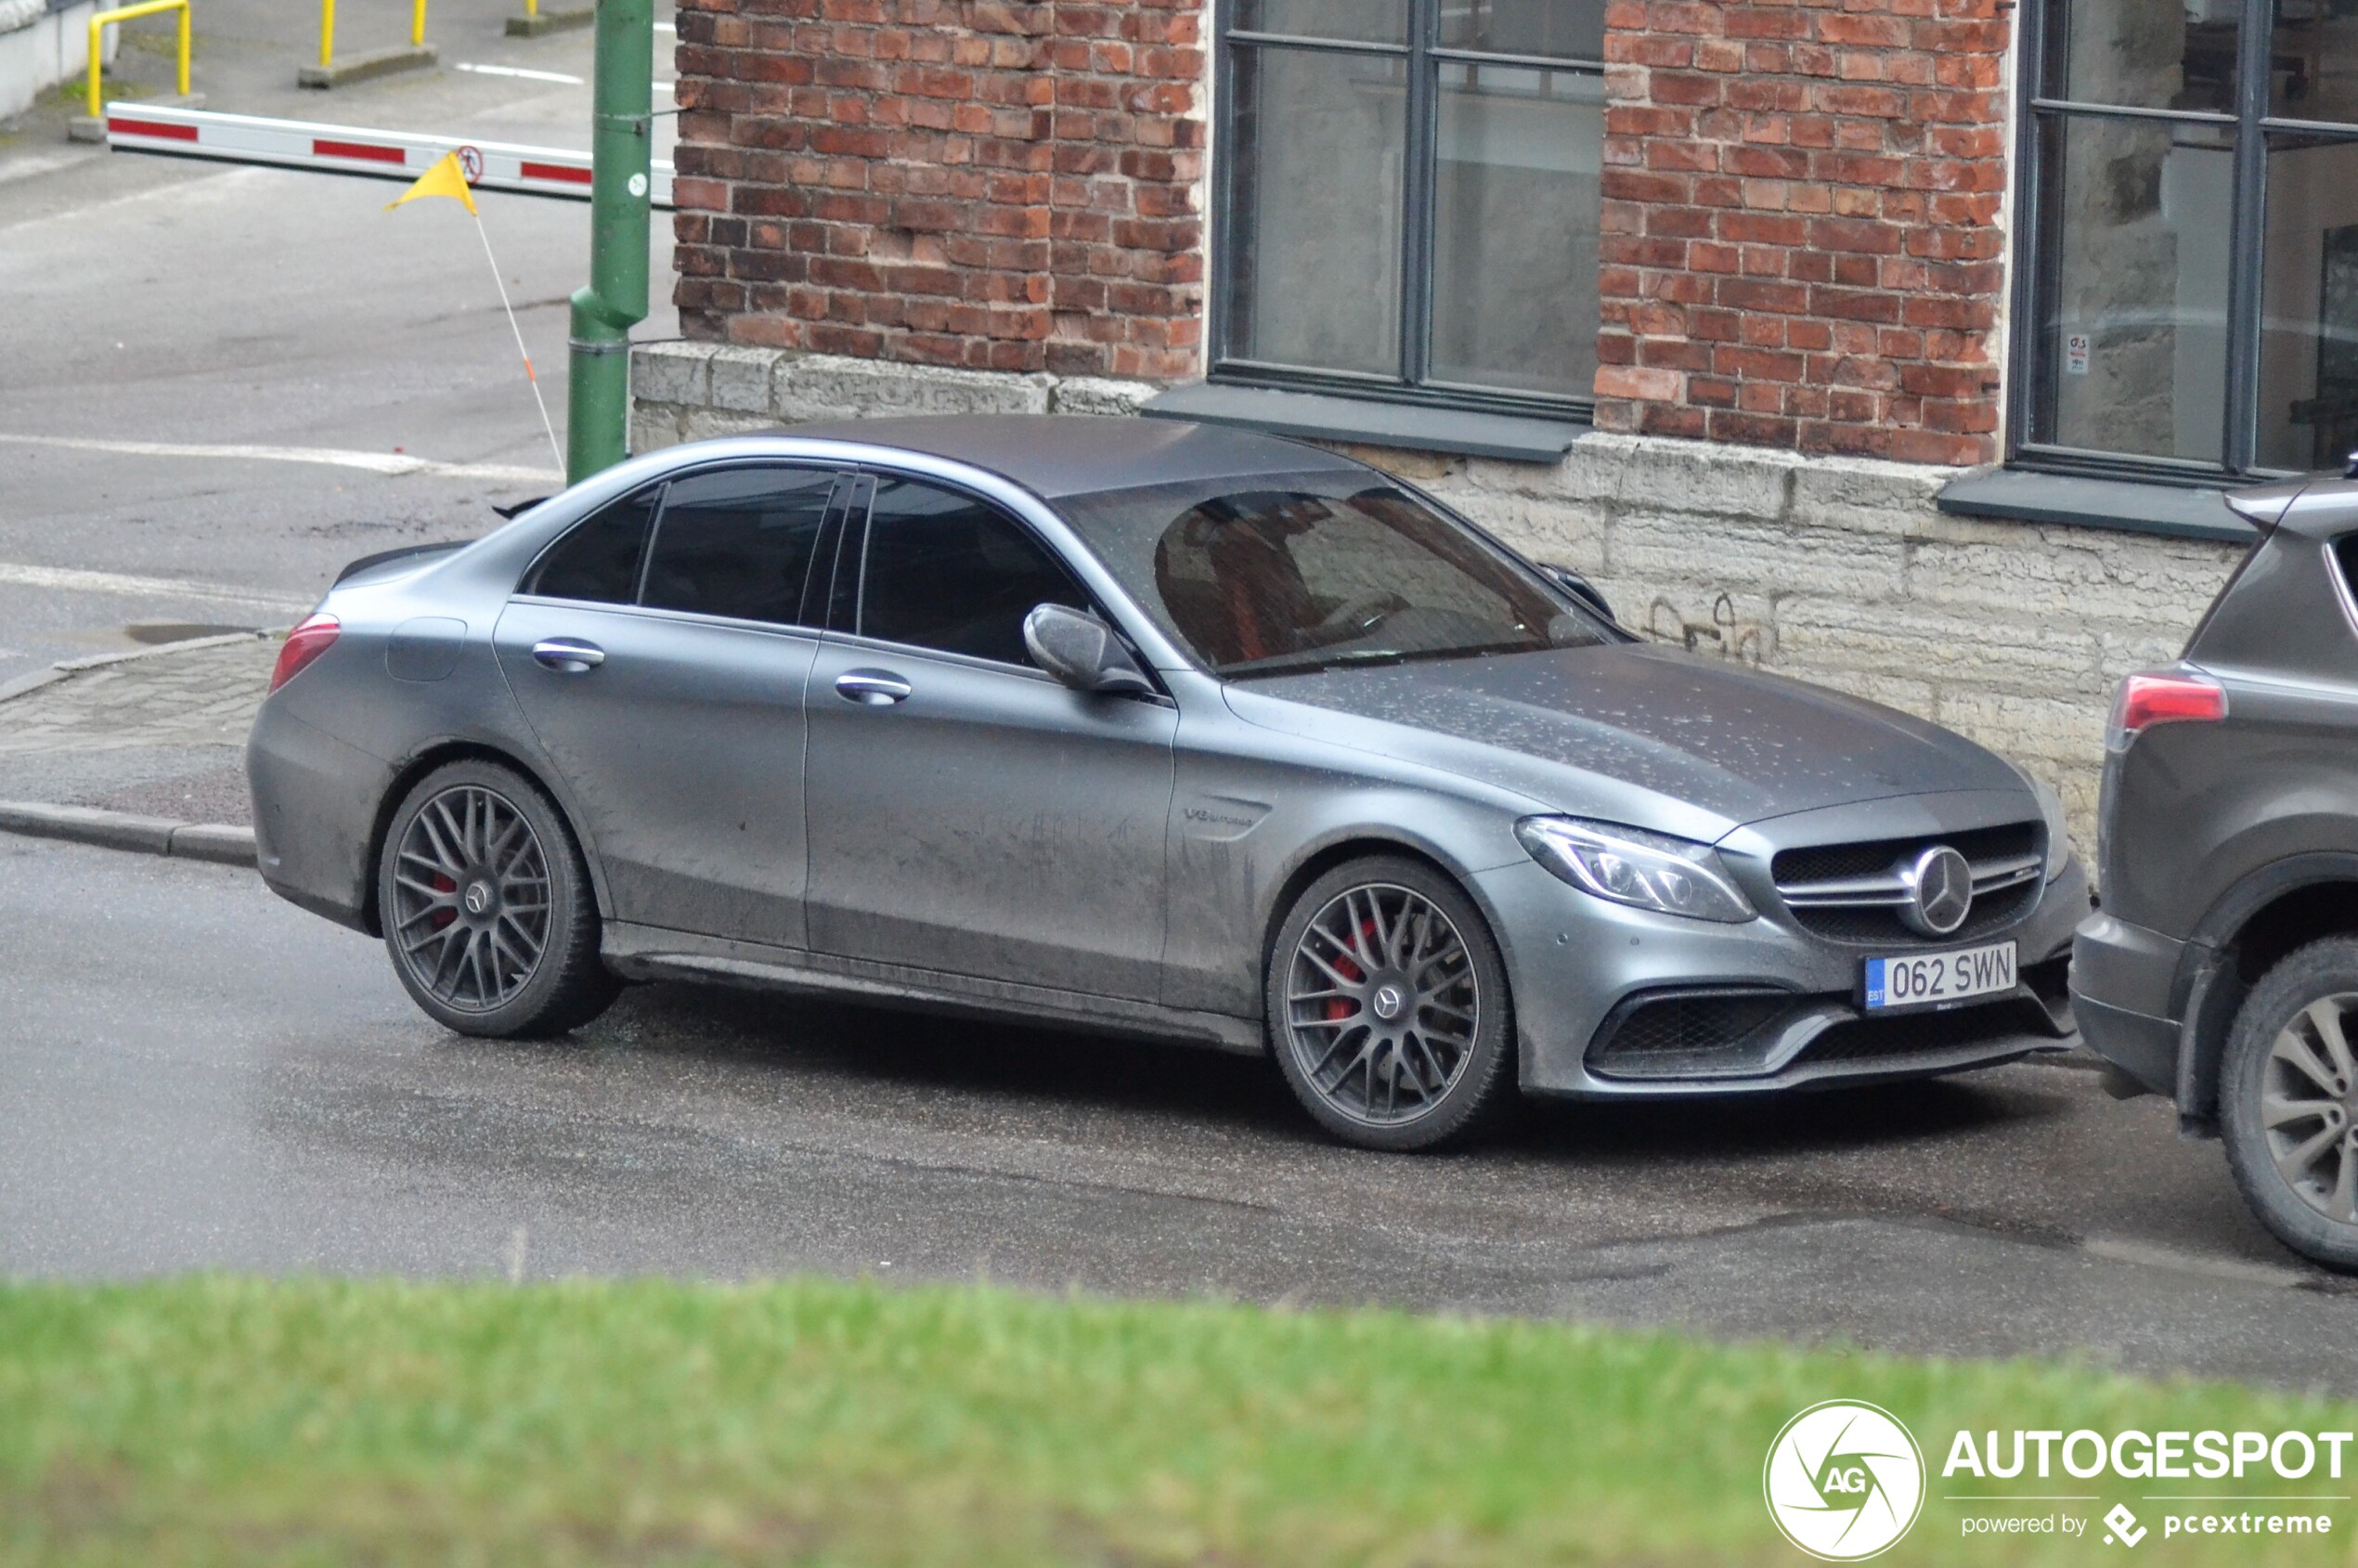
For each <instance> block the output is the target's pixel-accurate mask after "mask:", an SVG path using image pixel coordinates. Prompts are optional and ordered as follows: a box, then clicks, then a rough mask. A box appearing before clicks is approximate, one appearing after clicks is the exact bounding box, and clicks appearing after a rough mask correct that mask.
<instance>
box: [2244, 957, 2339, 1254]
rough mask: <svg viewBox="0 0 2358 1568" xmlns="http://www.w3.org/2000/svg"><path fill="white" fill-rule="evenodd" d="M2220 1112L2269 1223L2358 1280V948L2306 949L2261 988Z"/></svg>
mask: <svg viewBox="0 0 2358 1568" xmlns="http://www.w3.org/2000/svg"><path fill="white" fill-rule="evenodd" d="M2219 1112H2220V1114H2219V1126H2220V1133H2221V1134H2222V1137H2223V1138H2224V1140H2225V1142H2226V1145H2227V1163H2228V1165H2229V1166H2230V1167H2231V1168H2232V1169H2233V1170H2234V1171H2235V1185H2236V1186H2239V1187H2241V1188H2242V1189H2243V1195H2244V1199H2245V1201H2246V1202H2248V1203H2249V1204H2250V1205H2251V1209H2252V1212H2254V1213H2255V1214H2258V1215H2259V1216H2260V1221H2261V1224H2262V1225H2266V1226H2267V1227H2268V1228H2269V1230H2271V1231H2273V1232H2274V1234H2275V1236H2276V1238H2277V1239H2278V1240H2280V1241H2282V1242H2283V1243H2284V1244H2285V1245H2286V1246H2287V1247H2289V1248H2291V1249H2292V1250H2293V1251H2296V1252H2299V1253H2300V1254H2302V1255H2303V1256H2305V1257H2309V1258H2313V1259H2314V1260H2315V1261H2317V1262H2318V1263H2323V1264H2325V1265H2326V1267H2327V1268H2332V1269H2339V1270H2341V1271H2343V1272H2345V1273H2358V938H2351V937H2334V938H2331V939H2328V940H2325V941H2319V942H2313V943H2311V944H2310V945H2309V946H2307V947H2304V948H2300V949H2298V950H2297V951H2295V952H2292V953H2290V954H2288V955H2287V956H2286V957H2284V958H2282V959H2280V960H2278V962H2277V964H2276V965H2275V967H2274V968H2273V969H2270V970H2269V971H2268V973H2267V974H2266V975H2265V976H2263V977H2261V981H2260V983H2259V984H2258V985H2256V986H2254V987H2253V988H2252V991H2251V994H2250V995H2249V996H2248V997H2246V998H2245V999H2244V1004H2243V1006H2242V1008H2241V1010H2240V1011H2238V1012H2237V1013H2236V1015H2235V1028H2234V1030H2231V1031H2230V1033H2229V1034H2228V1037H2227V1049H2226V1053H2225V1056H2224V1057H2223V1059H2222V1061H2221V1063H2220V1084H2219ZM2272 1116H2273V1117H2274V1125H2271V1124H2270V1119H2271V1117H2272Z"/></svg>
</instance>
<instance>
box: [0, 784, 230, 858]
mask: <svg viewBox="0 0 2358 1568" xmlns="http://www.w3.org/2000/svg"><path fill="white" fill-rule="evenodd" d="M0 833H19V834H23V835H25V836H27V837H32V838H63V839H68V840H71V842H73V843H76V844H95V845H97V846H99V847H100V848H102V849H131V850H135V851H136V852H138V853H141V854H148V855H171V856H174V857H175V858H176V859H179V860H184V861H210V862H213V863H214V864H215V865H241V866H248V867H251V866H253V864H254V863H255V861H256V855H255V851H254V843H253V829H252V828H250V827H239V826H236V825H234V824H232V823H184V822H175V821H174V820H173V819H172V818H170V817H142V816H138V815H136V814H135V813H133V812H130V811H102V810H98V809H97V807H95V806H52V805H50V804H48V803H47V802H45V801H40V800H0Z"/></svg>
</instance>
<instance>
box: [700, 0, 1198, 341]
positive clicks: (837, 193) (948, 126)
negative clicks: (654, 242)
mask: <svg viewBox="0 0 2358 1568" xmlns="http://www.w3.org/2000/svg"><path fill="white" fill-rule="evenodd" d="M1199 3H1200V0H1121V3H1119V4H1089V3H1085V0H1044V3H1042V4H1034V5H1021V4H1008V3H1003V0H681V4H680V12H679V29H680V47H679V55H678V64H679V81H680V86H679V102H680V110H681V113H680V149H679V153H678V166H679V172H680V179H679V182H678V185H677V187H676V192H677V201H678V205H679V213H678V215H677V217H676V219H675V234H676V237H677V239H678V241H679V250H678V258H679V268H680V275H681V277H680V285H679V292H678V303H679V305H680V322H681V330H683V331H684V332H686V333H687V334H688V335H689V336H690V337H693V338H701V339H707V340H713V341H720V342H728V343H745V344H755V345H761V346H766V347H772V348H791V349H802V350H808V351H815V352H819V353H824V354H839V355H849V356H857V357H861V358H869V359H886V360H897V361H901V362H905V363H913V364H928V365H946V366H958V367H964V368H968V369H994V370H1016V371H1032V372H1040V371H1053V372H1056V373H1060V374H1067V375H1083V376H1085V375H1093V374H1110V375H1119V376H1150V377H1173V376H1179V375H1184V374H1186V373H1188V372H1190V371H1192V370H1193V369H1195V366H1196V361H1197V349H1198V330H1199V328H1198V324H1199V322H1200V320H1201V282H1202V277H1203V262H1202V255H1201V242H1202V224H1201V219H1200V216H1199V214H1198V213H1197V211H1196V199H1195V188H1196V183H1197V180H1198V176H1199V175H1200V174H1201V163H1202V158H1203V148H1204V127H1203V122H1202V119H1201V112H1202V105H1201V104H1200V103H1199V101H1198V99H1199V97H1200V91H1199V88H1198V85H1197V84H1198V83H1199V82H1200V81H1201V79H1202V76H1203V69H1204V61H1203V54H1202V48H1201V45H1200V40H1199V36H1198V35H1199V32H1200V28H1201V25H1202V15H1201V12H1200V9H1199Z"/></svg>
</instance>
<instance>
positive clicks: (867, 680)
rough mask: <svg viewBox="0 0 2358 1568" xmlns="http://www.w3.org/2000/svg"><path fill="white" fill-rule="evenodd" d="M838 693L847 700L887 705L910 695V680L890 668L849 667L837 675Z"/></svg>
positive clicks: (873, 704)
mask: <svg viewBox="0 0 2358 1568" xmlns="http://www.w3.org/2000/svg"><path fill="white" fill-rule="evenodd" d="M836 695H837V696H839V697H842V698H843V699H845V700H846V701H847V702H855V703H864V704H866V705H867V706H870V707H885V706H889V705H891V704H893V703H897V702H901V701H903V700H905V699H906V698H907V697H908V695H909V682H907V681H906V680H901V679H900V677H899V676H898V675H895V674H893V673H892V671H890V670H888V669H847V670H845V671H844V672H843V673H842V674H841V675H838V676H836Z"/></svg>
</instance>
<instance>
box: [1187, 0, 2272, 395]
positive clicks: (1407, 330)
mask: <svg viewBox="0 0 2358 1568" xmlns="http://www.w3.org/2000/svg"><path fill="white" fill-rule="evenodd" d="M2247 3H2251V0H2247ZM1236 4H1237V0H1212V5H1211V12H1212V19H1211V61H1212V64H1211V214H1210V219H1211V221H1210V223H1209V225H1208V228H1209V233H1208V235H1207V240H1208V243H1207V245H1206V259H1207V262H1208V265H1209V270H1210V273H1211V287H1210V289H1209V290H1208V291H1207V294H1208V298H1207V299H1206V300H1205V310H1204V315H1205V323H1204V367H1205V369H1204V379H1205V380H1206V381H1208V382H1218V383H1223V384H1227V385H1234V386H1249V387H1267V388H1271V389H1274V390H1279V391H1287V390H1291V391H1302V392H1324V393H1329V394H1333V395H1341V396H1350V397H1363V398H1367V399H1370V400H1373V401H1378V402H1385V403H1403V404H1408V405H1411V406H1414V407H1419V408H1462V409H1467V410H1470V411H1473V412H1490V413H1503V414H1521V415H1526V416H1533V417H1537V418H1541V419H1554V420H1560V421H1571V422H1574V423H1580V424H1587V423H1592V422H1593V421H1594V420H1595V417H1596V408H1597V399H1596V397H1595V395H1593V393H1589V394H1577V395H1572V394H1567V395H1545V394H1535V393H1527V392H1512V391H1508V390H1505V389H1501V388H1490V387H1468V386H1466V385H1464V384H1462V383H1458V382H1436V381H1433V380H1432V377H1431V363H1430V361H1431V355H1432V303H1433V297H1432V295H1433V278H1432V272H1433V267H1432V222H1433V185H1434V175H1435V168H1434V164H1435V141H1436V138H1437V135H1438V121H1437V114H1438V110H1437V108H1436V105H1437V104H1438V101H1439V98H1440V84H1439V68H1440V67H1441V66H1442V65H1444V64H1453V63H1454V64H1462V65H1499V66H1507V67H1511V68H1513V69H1516V70H1534V69H1536V70H1545V71H1568V72H1574V73H1577V74H1580V75H1586V76H1591V77H1594V78H1596V79H1597V80H1598V81H1599V82H1600V83H1601V82H1602V81H1603V79H1604V74H1605V70H1606V67H1605V62H1604V61H1603V60H1602V59H1591V58H1579V57H1572V56H1566V57H1564V58H1555V57H1553V56H1540V55H1524V54H1508V53H1494V52H1492V51H1488V50H1482V49H1464V48H1458V47H1453V46H1445V45H1442V43H1441V42H1440V18H1441V6H1440V0H1407V9H1408V28H1407V41H1406V42H1405V43H1400V44H1389V43H1380V42H1360V41H1357V40H1353V39H1336V38H1315V37H1305V36H1302V35H1300V34H1296V33H1287V32H1260V31H1256V30H1252V29H1247V28H1240V27H1235V26H1232V25H1231V19H1232V14H1233V12H1234V10H1235V6H1236ZM1247 49H1263V50H1267V49H1279V50H1282V49H1295V50H1302V51H1305V52H1315V53H1319V54H1342V55H1356V56H1361V57H1369V56H1372V57H1377V58H1392V59H1399V60H1404V61H1406V68H1407V94H1406V108H1405V110H1404V113H1405V115H1406V122H1407V123H1406V127H1405V136H1404V139H1403V147H1402V164H1403V166H1402V173H1401V199H1400V208H1401V226H1400V232H1399V234H1398V235H1397V236H1395V238H1396V240H1397V241H1398V243H1399V246H1400V256H1399V264H1400V277H1401V290H1400V315H1399V320H1398V322H1397V323H1396V326H1395V328H1394V330H1395V331H1396V332H1397V333H1398V335H1399V337H1398V341H1399V354H1398V361H1397V362H1398V367H1399V369H1398V373H1396V374H1385V373H1382V372H1379V371H1364V370H1338V369H1321V368H1318V367H1316V366H1309V365H1289V364H1285V363H1282V362H1276V361H1270V360H1255V359H1246V358H1243V357H1240V356H1233V355H1231V354H1230V353H1229V351H1228V346H1229V344H1230V343H1231V342H1232V341H1233V339H1234V323H1233V321H1232V320H1231V315H1232V312H1231V309H1230V297H1231V296H1230V290H1229V287H1228V276H1227V275H1228V271H1229V267H1228V259H1227V258H1228V237H1229V236H1230V235H1231V234H1233V233H1234V232H1235V231H1236V205H1237V202H1236V197H1237V192H1236V186H1237V164H1238V162H1239V160H1238V158H1237V154H1236V152H1235V145H1236V139H1237V138H1236V135H1235V116H1236V112H1237V86H1236V70H1237V59H1238V58H1239V56H1240V54H1241V53H1242V51H1244V50H1247ZM1599 174H1600V177H1601V175H1602V170H1601V169H1600V171H1599ZM1602 201H1603V197H1602V194H1601V188H1600V195H1599V203H1600V209H1601V205H1602ZM1599 330H1600V333H1601V330H1602V323H1601V321H1600V324H1599Z"/></svg>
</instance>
